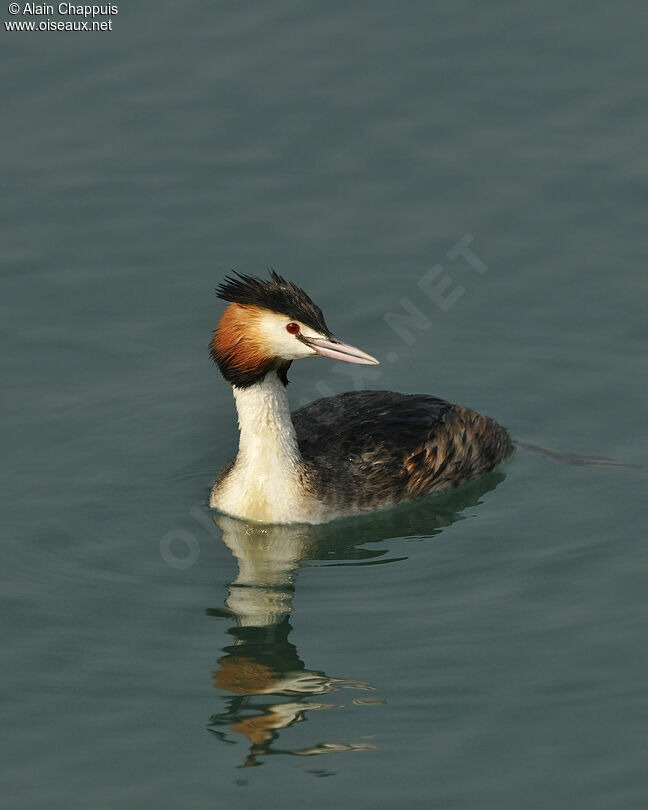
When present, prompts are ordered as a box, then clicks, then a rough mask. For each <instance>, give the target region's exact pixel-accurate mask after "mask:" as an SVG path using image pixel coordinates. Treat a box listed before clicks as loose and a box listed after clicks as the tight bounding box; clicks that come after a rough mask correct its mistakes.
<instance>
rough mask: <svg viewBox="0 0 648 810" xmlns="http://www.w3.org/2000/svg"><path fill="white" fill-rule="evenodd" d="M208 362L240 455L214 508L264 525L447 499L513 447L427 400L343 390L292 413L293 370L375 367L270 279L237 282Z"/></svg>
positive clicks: (289, 289)
mask: <svg viewBox="0 0 648 810" xmlns="http://www.w3.org/2000/svg"><path fill="white" fill-rule="evenodd" d="M236 276H237V277H236V278H233V277H229V278H226V279H225V281H224V282H223V283H222V284H221V285H220V286H219V287H218V289H217V290H216V294H217V295H218V297H219V298H222V299H223V300H225V301H229V302H230V304H229V306H228V307H227V309H226V310H225V312H224V313H223V316H222V318H221V320H220V323H219V324H218V327H217V328H216V330H215V332H214V337H213V340H212V342H211V347H210V353H211V356H212V359H213V360H214V362H215V363H217V365H218V367H219V369H220V371H221V373H222V375H223V377H225V379H226V380H227V381H228V382H229V383H230V384H231V385H232V389H233V392H234V399H235V400H236V408H237V411H238V421H239V428H240V441H239V450H238V455H237V456H236V458H234V459H232V460H231V461H230V462H229V463H228V464H226V465H225V467H223V469H222V470H221V471H220V473H219V475H218V478H217V479H216V481H215V483H214V485H213V487H212V491H211V498H210V506H211V507H213V508H215V509H218V510H219V511H221V512H224V513H226V514H228V515H231V516H233V517H236V518H242V519H247V520H255V521H261V522H264V523H325V522H326V521H329V520H332V519H334V518H337V517H342V516H345V515H356V514H360V513H363V512H369V511H372V510H374V509H380V508H382V507H386V506H392V505H394V504H397V503H401V502H403V501H409V500H414V499H416V498H421V497H423V496H424V495H428V494H429V493H431V492H441V491H443V490H447V489H451V488H452V487H457V486H459V485H460V484H463V483H464V482H465V481H469V480H470V479H471V478H475V477H476V476H478V475H482V474H483V473H487V472H490V471H491V470H492V469H493V468H494V467H496V466H497V465H498V464H500V463H501V462H502V461H504V460H506V459H507V458H508V457H509V456H510V455H511V453H512V452H513V449H514V446H513V442H512V441H511V438H510V436H509V434H508V432H507V431H506V430H505V429H504V428H503V427H502V426H501V425H498V424H497V422H495V421H494V420H493V419H490V418H489V417H487V416H482V415H481V414H479V413H476V412H475V411H471V410H470V409H469V408H464V407H463V406H461V405H453V404H451V403H450V402H446V401H445V400H443V399H439V398H438V397H434V396H431V395H429V394H396V393H393V392H391V391H349V392H347V393H344V394H340V395H338V396H333V397H325V398H324V399H319V400H317V401H316V402H312V403H310V404H309V405H306V406H304V407H303V408H299V410H297V411H294V412H293V413H292V414H291V413H290V408H289V405H288V396H287V394H286V385H287V383H288V378H287V371H288V368H289V366H290V364H291V363H292V361H293V360H298V359H300V358H302V357H313V356H315V355H321V356H323V357H331V358H333V359H335V360H343V361H345V362H347V363H363V364H376V363H378V362H379V361H378V360H376V359H375V358H374V357H372V356H371V355H369V354H366V353H365V352H363V351H360V349H356V348H354V347H353V346H348V345H346V344H344V343H342V342H341V341H339V340H338V339H337V338H335V337H334V336H333V335H332V334H331V331H330V330H329V328H328V327H327V325H326V323H325V321H324V316H323V315H322V311H321V310H320V308H319V307H318V306H316V304H314V303H313V301H311V299H310V298H309V297H308V295H306V293H305V292H304V291H303V290H302V289H300V288H299V287H297V286H296V285H295V284H292V283H291V282H288V281H286V280H285V279H283V278H282V277H281V276H279V275H277V273H275V272H274V271H271V272H270V278H269V279H268V280H265V279H259V278H255V277H253V276H248V275H241V274H239V273H237V274H236Z"/></svg>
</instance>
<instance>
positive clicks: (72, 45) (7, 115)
mask: <svg viewBox="0 0 648 810" xmlns="http://www.w3.org/2000/svg"><path fill="white" fill-rule="evenodd" d="M3 15H4V19H7V20H8V19H14V20H20V19H27V18H26V17H22V16H20V15H19V16H17V17H11V16H10V15H9V14H8V13H7V12H6V10H3ZM35 19H37V20H38V19H42V18H35ZM53 19H55V20H61V19H70V18H62V17H59V16H58V15H56V14H55V15H54V16H53ZM647 23H648V14H647V12H646V8H645V6H644V4H642V3H640V2H636V1H635V2H620V3H614V4H612V3H605V2H602V0H594V2H568V3H558V2H547V3H542V4H539V3H533V2H530V1H529V0H526V1H523V2H509V1H508V0H507V2H493V3H483V2H466V0H459V1H458V2H455V3H428V4H423V3H410V2H406V3H395V2H388V1H385V0H379V2H376V3H371V4H369V3H366V4H362V3H351V4H349V3H340V2H328V3H322V2H320V3H318V2H303V3H296V2H294V1H293V0H291V2H281V1H279V2H273V3H261V2H255V0H251V1H250V2H241V1H240V0H239V2H230V3H220V2H219V3H207V2H197V3H193V4H190V5H186V4H178V3H176V4H173V3H169V2H166V0H160V2H158V3H155V4H154V3H142V2H140V3H130V4H123V5H121V4H120V5H119V12H118V14H117V15H113V30H112V32H105V33H81V32H77V33H69V34H67V33H61V32H34V33H26V32H23V33H16V32H13V33H8V32H6V31H5V30H4V26H3V28H2V44H1V49H0V59H1V63H2V70H1V71H0V82H1V85H2V99H3V105H2V106H3V114H2V132H3V143H2V149H1V151H0V162H1V164H2V165H1V169H2V173H1V177H2V196H1V198H0V258H1V261H2V264H1V267H2V270H1V279H0V284H1V294H0V332H1V334H2V344H3V351H2V357H1V361H0V362H1V363H2V428H3V429H2V446H3V449H2V459H3V469H2V487H1V488H0V505H1V515H2V535H3V539H2V545H1V547H0V548H1V551H0V554H1V563H2V571H3V575H2V583H3V584H2V592H3V607H2V625H3V630H2V640H3V645H2V646H3V656H2V657H3V667H2V669H3V682H4V689H3V693H4V701H3V719H2V747H3V760H4V765H3V782H4V786H3V788H2V792H3V794H4V798H3V806H4V807H11V808H21V810H22V808H25V809H26V808H35V807H47V808H49V810H58V808H61V809H63V808H65V810H70V808H86V807H93V808H95V810H101V809H102V808H114V807H120V808H156V810H160V808H172V807H173V808H175V807H191V808H208V807H209V808H211V807H218V808H221V807H233V808H239V807H240V808H248V807H269V808H273V807H282V808H292V807H301V806H308V807H312V808H330V807H332V806H333V807H349V808H351V807H353V808H355V807H358V808H365V807H366V808H368V807H372V808H376V807H377V808H381V807H387V808H396V807H401V806H402V807H409V808H419V807H420V808H430V807H440V808H450V807H452V808H477V807H478V808H493V809H494V810H495V808H497V810H504V809H505V808H511V809H513V808H519V807H526V808H538V809H540V808H542V809H543V810H544V808H548V807H551V808H574V807H579V808H580V807H583V808H588V810H598V808H606V809H607V808H614V809H615V810H617V809H618V808H643V807H645V806H646V803H647V802H648V767H646V759H647V753H648V750H647V749H648V744H647V739H648V735H647V733H646V729H647V724H648V702H647V700H648V686H647V683H648V650H647V647H646V633H647V631H648V606H647V605H646V594H647V581H646V577H647V574H648V552H647V550H646V518H645V502H646V467H645V466H644V467H643V469H632V468H627V469H626V468H623V469H608V468H589V467H585V468H584V467H572V466H558V465H554V464H552V463H550V462H547V461H546V460H544V459H542V458H538V457H535V456H532V455H529V454H527V453H521V452H520V453H518V454H517V455H516V457H515V458H514V459H513V460H512V461H511V462H510V463H509V464H508V465H507V466H506V467H505V468H504V469H503V470H502V472H501V473H497V474H494V475H492V476H490V477H489V478H487V479H484V480H483V481H480V482H478V483H477V484H474V485H472V486H470V487H468V488H464V489H462V490H460V491H458V492H456V493H454V494H453V495H450V496H447V497H445V498H442V499H438V500H432V501H428V502H425V503H422V504H418V505H414V506H411V507H406V508H404V509H400V510H395V511H394V512H390V513H385V514H383V515H379V516H376V517H369V518H364V519H362V520H356V521H346V522H340V523H335V524H331V525H330V526H328V527H325V528H323V529H320V530H317V531H308V530H302V531H298V530H295V531H293V532H290V531H285V532H278V533H276V534H273V533H269V534H267V535H265V536H261V537H256V536H255V535H254V534H252V535H251V534H249V533H246V532H245V531H241V532H239V533H237V530H236V528H232V527H229V529H228V530H226V539H227V540H228V542H229V546H228V545H226V544H225V543H223V542H222V540H221V530H220V529H219V528H218V527H217V526H216V525H215V524H214V523H213V520H212V517H213V516H212V515H210V513H209V512H208V511H207V510H206V507H205V504H206V499H207V493H208V488H209V485H210V482H211V479H212V478H213V476H214V475H215V473H216V472H217V470H218V468H219V466H220V465H221V464H222V463H223V462H224V461H225V460H226V459H227V458H229V456H230V455H231V454H232V452H233V451H234V449H235V446H236V431H235V418H234V409H233V405H232V401H231V396H230V392H229V390H228V389H227V387H226V386H225V384H224V383H223V382H222V381H221V380H220V378H219V376H218V374H217V373H216V371H215V370H214V369H213V367H211V365H210V363H209V361H208V358H207V353H206V345H207V342H208V340H209V337H210V332H211V329H212V328H213V326H214V323H215V321H216V319H217V317H218V315H219V313H220V311H221V306H220V304H219V302H218V301H217V300H216V299H215V298H214V296H213V288H214V287H215V286H216V284H217V283H218V282H219V281H220V280H221V279H222V277H223V275H224V274H225V273H226V272H227V271H228V270H229V269H230V268H236V269H240V270H243V271H248V272H255V273H262V272H264V270H265V268H266V267H268V266H269V265H272V266H274V267H275V268H276V269H277V270H279V271H281V272H282V273H284V274H285V275H286V276H287V277H289V278H291V279H293V280H295V281H297V282H298V283H300V284H302V285H303V286H304V287H305V288H306V289H307V290H308V291H309V293H310V294H311V295H312V297H313V298H314V299H315V300H316V301H317V302H318V303H319V304H320V306H321V307H322V308H323V310H324V312H325V314H326V316H327V320H328V321H329V324H330V325H331V327H332V328H333V329H334V330H335V331H336V332H337V333H338V334H339V335H340V337H342V338H345V339H346V340H348V341H349V342H351V343H354V344H355V345H358V346H361V347H362V348H364V349H365V350H367V351H369V352H371V353H372V354H375V355H377V356H378V357H381V358H383V361H384V362H383V364H382V365H381V366H380V367H379V368H377V369H374V370H371V369H369V370H367V369H360V373H361V376H359V377H358V376H349V375H350V373H351V371H353V374H355V375H357V374H358V369H353V370H350V367H342V366H335V365H334V364H333V363H332V362H329V361H324V360H317V361H315V360H313V361H312V362H304V363H301V364H297V365H296V366H295V367H294V368H293V371H292V379H293V384H292V386H291V397H292V401H293V402H294V404H295V405H297V404H298V403H300V402H301V401H308V400H310V399H313V398H316V397H318V396H320V395H321V394H322V393H326V392H328V391H335V392H338V391H342V390H345V389H348V388H353V387H355V386H362V387H373V388H390V389H394V390H402V391H411V392H414V391H425V392H430V393H435V394H437V395H440V396H444V397H446V398H448V399H450V400H452V401H455V402H460V403H462V404H465V405H468V406H471V407H473V408H476V409H478V410H481V411H483V412H485V413H488V414H490V415H492V416H494V417H496V418H497V419H498V420H499V421H501V422H502V423H503V424H505V425H506V426H507V427H509V429H510V430H511V432H512V434H513V435H514V436H516V437H519V438H522V439H526V440H527V441H531V442H536V443H539V444H543V445H546V446H549V447H555V448H558V449H561V450H565V451H571V452H575V453H590V454H594V453H595V454H598V455H604V456H610V457H613V458H619V459H624V460H626V461H629V462H634V463H637V464H643V465H645V464H646V460H647V458H648V452H647V451H648V442H647V441H646V418H645V417H646V405H645V401H646V393H647V390H648V386H647V383H646V331H647V330H646V293H647V292H648V275H647V274H646V269H645V257H646V249H647V247H648V237H647V230H646V209H647V203H648V113H647V107H646V105H647V101H648V99H647V93H646V72H647V70H648V56H647V51H646V38H647V33H648V31H647V27H648V26H647ZM460 240H463V242H461V241H460ZM458 243H459V246H460V247H461V246H462V245H467V246H469V248H470V250H471V251H472V253H470V254H468V253H467V252H466V251H465V250H464V251H463V252H462V253H460V254H457V245H458ZM453 248H455V251H454V252H453ZM449 252H450V253H452V255H454V256H455V258H454V260H453V259H451V258H449V257H448V253H449ZM436 265H440V266H441V268H442V270H438V269H437V270H434V271H433V273H432V275H434V273H436V277H435V279H436V280H435V283H438V282H439V281H443V280H444V278H445V277H446V276H447V277H448V278H449V279H451V281H449V282H445V281H443V283H444V284H445V285H447V286H446V287H445V288H444V291H443V295H444V296H445V298H444V299H442V300H440V304H441V305H440V304H439V301H437V302H436V303H435V301H434V300H432V298H430V297H429V295H426V294H424V292H423V291H422V289H421V287H420V285H419V282H420V281H421V280H422V279H423V280H425V279H430V278H431V277H432V276H431V275H430V273H431V271H432V270H433V268H434V267H435V266H436ZM458 287H461V288H463V290H464V292H463V294H461V295H460V296H457V290H458ZM428 291H429V288H428ZM448 295H450V296H452V299H451V300H450V301H449V299H448V298H447V296H448ZM403 299H406V301H405V302H403ZM444 300H445V303H444ZM448 303H450V304H451V305H450V306H448ZM412 306H416V307H417V308H418V314H417V316H416V320H417V323H418V328H413V329H410V330H409V335H408V336H407V337H408V338H409V339H408V340H405V339H404V336H403V335H402V334H401V335H399V334H397V333H396V332H395V331H394V330H393V329H392V328H390V327H389V325H388V324H387V323H386V322H385V318H384V316H385V314H386V313H389V312H391V313H398V312H400V313H404V312H405V309H407V308H408V307H409V309H410V312H411V311H413V310H412V309H411V308H412ZM404 307H405V308H404ZM372 374H375V375H376V376H371V375H372ZM228 532H229V533H228ZM264 544H265V545H264ZM232 551H234V554H233V553H232ZM235 555H236V556H235ZM237 558H238V560H237ZM239 561H240V565H241V576H240V580H239V583H243V584H242V585H241V584H239V585H232V587H231V588H230V589H229V591H228V587H227V586H228V583H231V582H233V581H234V580H235V579H236V578H237V576H238V575H239ZM380 563H385V564H380ZM228 594H229V595H228ZM226 599H227V604H226ZM291 608H292V613H290V617H289V618H288V615H289V612H290V610H291ZM335 679H341V680H335ZM324 709H326V710H324ZM255 765H256V766H260V767H254V766H255Z"/></svg>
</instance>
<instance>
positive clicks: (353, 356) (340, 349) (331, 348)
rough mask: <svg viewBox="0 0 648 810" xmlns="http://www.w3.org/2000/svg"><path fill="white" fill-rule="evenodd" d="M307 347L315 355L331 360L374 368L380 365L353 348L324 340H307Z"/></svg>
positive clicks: (367, 355)
mask: <svg viewBox="0 0 648 810" xmlns="http://www.w3.org/2000/svg"><path fill="white" fill-rule="evenodd" d="M308 345H309V346H312V348H313V349H315V351H316V352H317V354H321V355H322V357H330V358H332V359H333V360H344V362H346V363H359V364H361V365H366V366H369V365H372V366H375V365H378V364H379V363H380V360H376V358H375V357H372V356H371V355H370V354H367V353H366V352H363V351H361V350H360V349H356V348H355V346H348V345H347V344H346V343H337V342H335V341H332V340H325V339H324V338H309V339H308Z"/></svg>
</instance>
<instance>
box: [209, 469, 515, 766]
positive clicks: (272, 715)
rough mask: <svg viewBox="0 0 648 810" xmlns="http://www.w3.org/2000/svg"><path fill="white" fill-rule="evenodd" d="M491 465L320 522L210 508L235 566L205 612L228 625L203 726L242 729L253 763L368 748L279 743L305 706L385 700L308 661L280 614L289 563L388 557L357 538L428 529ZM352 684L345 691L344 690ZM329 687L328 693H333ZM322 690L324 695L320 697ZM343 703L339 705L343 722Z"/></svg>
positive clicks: (223, 734)
mask: <svg viewBox="0 0 648 810" xmlns="http://www.w3.org/2000/svg"><path fill="white" fill-rule="evenodd" d="M504 477H505V476H504V474H503V473H501V472H494V473H491V474H490V475H488V476H485V477H484V478H482V479H479V480H478V481H475V482H473V483H471V484H468V485H466V486H464V487H462V488H460V489H459V490H455V491H454V492H452V493H449V494H446V495H442V496H437V497H436V498H431V499H428V500H425V501H421V502H419V503H417V504H408V505H405V506H402V507H398V508H396V509H392V510H387V511H385V512H379V513H376V514H374V515H371V516H366V517H362V518H354V519H350V520H339V521H334V522H333V523H330V524H324V525H321V526H310V525H304V524H299V525H294V524H293V525H262V524H250V523H247V522H245V521H241V520H235V519H233V518H229V517H226V516H224V515H216V516H214V521H215V522H216V524H217V525H218V526H219V527H220V529H221V531H222V539H223V541H224V542H225V543H226V545H227V546H228V547H229V548H230V550H231V551H232V553H233V554H234V556H235V557H236V559H237V561H238V565H239V573H238V576H237V577H236V579H235V580H234V581H233V582H231V583H230V585H229V586H228V589H229V594H228V597H227V599H226V600H225V606H226V609H225V610H223V609H212V610H208V611H207V613H208V614H209V615H211V616H215V617H218V618H227V619H228V620H230V621H232V620H233V622H234V624H233V625H232V626H231V627H230V628H229V630H228V633H229V635H230V636H231V637H232V643H231V644H230V645H228V646H227V647H224V648H223V652H224V653H225V654H224V656H223V657H222V658H221V659H220V660H219V662H218V669H217V670H216V671H215V672H214V673H213V680H214V685H215V686H216V687H217V688H218V689H221V690H223V691H225V692H229V693H230V695H231V696H230V697H228V698H227V699H226V706H225V710H224V711H222V712H220V713H218V714H214V715H212V717H211V718H210V722H209V726H208V728H209V730H210V731H211V732H212V733H213V734H214V735H215V736H216V737H217V738H219V739H220V740H222V741H223V742H228V743H233V742H234V740H232V739H230V736H229V735H228V732H233V733H234V734H237V735H242V736H243V737H245V738H246V740H247V743H248V744H249V752H248V754H247V756H246V757H245V759H244V761H243V764H244V765H246V766H250V765H260V764H262V761H261V760H262V758H264V757H266V756H269V755H276V754H290V755H293V756H314V755H317V754H328V753H338V752H343V751H358V750H371V749H376V748H378V744H377V742H376V741H375V740H374V739H373V738H371V739H367V737H366V736H363V735H359V737H358V738H356V739H354V740H349V739H345V740H343V741H336V742H320V741H317V742H313V743H312V744H310V745H308V746H307V747H304V748H291V749H287V748H284V747H281V746H280V745H279V743H278V740H279V734H280V732H281V730H282V729H286V728H288V727H290V726H293V725H295V724H296V723H299V722H303V721H305V720H306V719H309V718H312V715H313V713H314V712H318V711H323V710H328V709H338V710H339V709H344V708H346V707H347V705H348V704H349V703H350V704H352V705H354V706H374V705H379V704H381V703H384V702H385V699H384V697H383V693H382V691H380V690H379V689H377V688H376V687H375V686H374V685H373V684H371V683H369V682H368V681H364V680H353V679H347V678H341V677H332V676H329V675H327V674H326V673H325V672H323V671H321V670H315V669H309V668H307V667H306V665H305V664H304V662H303V661H302V660H301V658H300V657H299V655H298V652H297V648H296V647H295V645H294V644H293V643H292V642H291V641H289V639H288V636H289V634H290V632H291V630H292V627H291V625H290V621H289V616H290V613H291V611H292V601H293V595H294V590H295V578H296V575H297V572H298V570H299V568H301V567H304V565H305V562H304V561H306V560H308V561H309V563H308V564H309V565H317V561H325V563H326V564H328V565H353V564H360V565H367V564H376V563H380V562H396V561H398V560H402V559H406V558H404V557H390V556H388V555H389V549H388V548H380V549H368V548H364V547H363V546H362V544H363V543H369V542H371V543H375V542H377V541H383V540H387V539H392V538H401V539H402V538H406V537H408V536H410V537H411V536H418V537H420V536H422V535H423V536H426V537H430V536H431V535H434V534H437V533H439V532H440V531H442V529H443V528H445V527H447V526H450V525H451V524H452V523H454V522H456V521H457V520H460V519H461V517H462V512H463V510H465V509H466V508H468V507H470V506H475V505H477V504H478V503H480V498H481V496H482V495H484V494H485V493H486V492H488V491H490V490H492V489H494V488H495V487H496V486H497V485H498V483H499V482H500V481H502V480H503V479H504ZM347 690H353V697H350V698H349V699H345V697H346V696H347V695H349V694H350V692H348V691H347ZM333 695H335V696H333ZM325 698H328V699H325ZM350 717H351V713H349V712H348V711H347V712H345V729H348V727H349V720H350Z"/></svg>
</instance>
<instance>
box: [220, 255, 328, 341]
mask: <svg viewBox="0 0 648 810" xmlns="http://www.w3.org/2000/svg"><path fill="white" fill-rule="evenodd" d="M233 273H234V276H236V278H235V277H234V276H228V277H227V278H226V279H225V280H224V281H223V283H222V284H220V285H219V286H218V287H217V288H216V295H217V296H218V297H219V298H222V299H223V300H224V301H231V302H232V303H235V304H243V305H245V304H247V305H249V306H255V307H263V308H264V309H269V310H270V311H271V312H277V313H279V314H281V315H287V316H288V317H289V318H293V319H294V320H296V321H301V323H303V324H305V325H306V326H310V328H311V329H314V330H315V331H317V332H319V333H320V334H323V335H326V336H330V337H332V335H331V332H330V330H329V328H328V326H327V325H326V321H325V320H324V315H323V314H322V310H321V309H320V308H319V307H318V306H317V304H315V303H314V302H313V301H311V299H310V298H309V297H308V295H306V293H305V292H304V291H303V290H302V289H301V287H298V286H297V285H296V284H293V283H292V281H286V279H285V278H282V276H280V275H279V274H278V273H275V271H274V270H270V271H269V273H270V278H269V279H268V280H266V279H261V278H256V277H255V276H248V275H245V274H243V273H237V272H236V271H233Z"/></svg>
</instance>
